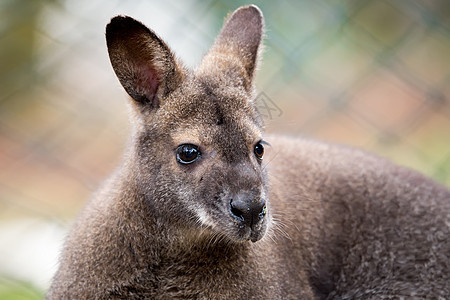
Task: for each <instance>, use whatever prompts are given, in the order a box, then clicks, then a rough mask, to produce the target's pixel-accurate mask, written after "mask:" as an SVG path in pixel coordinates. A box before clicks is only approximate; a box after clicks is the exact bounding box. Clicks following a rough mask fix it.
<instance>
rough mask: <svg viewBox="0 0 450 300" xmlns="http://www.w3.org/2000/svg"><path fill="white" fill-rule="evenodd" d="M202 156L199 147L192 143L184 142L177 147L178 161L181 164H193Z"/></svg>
mask: <svg viewBox="0 0 450 300" xmlns="http://www.w3.org/2000/svg"><path fill="white" fill-rule="evenodd" d="M200 156H201V153H200V150H198V147H197V146H195V145H192V144H183V145H180V146H178V148H177V161H178V162H179V163H180V164H183V165H187V164H191V163H193V162H194V161H196V160H197V159H199V158H200Z"/></svg>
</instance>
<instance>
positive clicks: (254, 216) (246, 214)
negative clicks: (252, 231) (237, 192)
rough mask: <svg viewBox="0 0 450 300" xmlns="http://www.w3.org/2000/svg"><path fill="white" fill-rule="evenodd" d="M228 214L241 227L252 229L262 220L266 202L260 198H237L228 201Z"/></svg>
mask: <svg viewBox="0 0 450 300" xmlns="http://www.w3.org/2000/svg"><path fill="white" fill-rule="evenodd" d="M230 214H231V216H232V217H233V218H235V219H236V220H238V221H239V222H241V223H242V224H243V225H245V226H248V227H252V226H253V225H254V224H256V223H257V222H259V221H260V220H261V219H262V218H264V216H265V214H266V201H265V200H264V199H261V198H256V199H251V198H247V197H245V196H238V197H236V198H234V199H232V200H231V201H230Z"/></svg>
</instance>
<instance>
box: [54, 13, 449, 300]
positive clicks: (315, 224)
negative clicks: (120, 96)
mask: <svg viewBox="0 0 450 300" xmlns="http://www.w3.org/2000/svg"><path fill="white" fill-rule="evenodd" d="M262 34H263V19H262V14H261V12H260V11H259V9H258V8H256V7H255V6H248V7H242V8H240V9H238V10H237V11H236V12H234V13H233V14H232V15H231V16H230V17H229V18H228V21H227V22H226V24H225V26H224V28H223V29H222V31H221V33H220V34H219V36H218V38H217V40H216V41H215V43H214V45H213V46H212V48H211V50H210V51H209V52H208V53H207V55H206V56H205V57H204V59H203V61H202V63H201V65H200V66H199V67H198V69H197V70H195V71H190V70H187V69H186V68H184V67H183V66H182V65H181V64H180V63H179V62H177V61H176V59H175V58H174V55H173V54H172V53H171V52H170V50H169V48H168V47H167V45H166V44H164V42H162V40H161V39H159V38H158V37H157V36H156V35H155V34H154V33H153V32H152V31H151V30H149V29H147V28H146V27H145V26H144V25H142V24H140V23H139V22H137V21H135V20H133V19H131V18H129V17H120V16H119V17H116V18H114V19H112V20H111V23H110V24H109V25H108V26H107V30H106V38H107V43H108V51H109V54H110V58H111V63H112V66H113V68H114V71H115V72H116V74H117V76H118V78H119V80H120V82H121V84H122V85H123V86H124V88H125V90H126V91H127V92H128V94H129V95H130V96H131V98H132V100H130V103H131V105H132V119H133V125H134V126H133V132H132V143H131V144H130V147H129V150H128V151H127V154H126V156H125V159H124V163H123V165H122V166H121V167H120V168H119V169H118V170H117V171H116V172H115V174H114V175H113V176H112V177H111V178H110V180H109V181H108V182H107V183H106V184H105V185H104V186H103V187H102V188H101V189H100V190H99V192H98V193H97V194H96V195H95V196H94V197H93V198H92V200H91V201H90V202H89V203H88V205H87V206H86V208H85V209H84V210H83V212H82V213H81V214H80V216H79V217H78V219H77V221H76V223H75V225H74V227H73V230H72V231H71V233H70V235H69V237H68V239H67V241H66V245H65V249H64V251H63V253H62V256H61V261H60V267H59V270H58V272H57V274H56V275H55V278H54V280H53V283H52V286H51V288H50V290H49V292H48V295H47V298H48V299H144V298H146V299H173V298H188V299H192V298H198V299H312V298H318V299H319V298H321V299H354V298H359V299H369V298H376V299H379V298H395V297H401V296H411V297H419V298H427V297H429V298H438V297H441V298H442V299H444V298H449V297H450V291H449V281H450V262H449V253H450V242H449V238H448V237H449V236H450V232H449V227H450V192H449V190H448V189H446V188H444V187H443V186H440V185H438V184H436V183H434V182H432V181H431V180H429V179H427V178H425V177H423V176H421V175H420V174H417V173H415V172H413V171H410V170H407V169H404V168H400V167H397V166H395V165H393V164H391V163H389V162H387V161H385V160H383V159H380V158H377V157H375V156H373V155H370V154H367V153H364V152H362V151H359V150H355V149H350V148H345V147H340V146H335V145H329V144H325V143H319V142H315V141H308V140H301V139H291V138H285V137H276V136H269V137H265V138H264V139H265V140H267V141H268V142H269V143H270V144H271V147H267V146H266V148H267V155H266V156H265V157H264V162H262V161H261V160H260V159H258V158H257V157H256V155H255V153H254V147H255V145H258V143H259V141H260V140H262V139H263V129H262V121H261V117H260V116H259V114H258V113H257V111H256V109H255V106H254V103H253V99H254V97H255V93H254V87H253V79H254V73H255V68H256V64H257V60H258V52H259V51H260V48H261V46H260V44H261V39H262ZM182 144H194V145H197V146H199V149H200V151H201V156H200V158H199V159H198V160H197V161H195V162H194V163H192V164H186V165H185V164H182V163H180V162H178V161H177V159H176V149H177V147H178V146H179V145H182ZM267 169H268V170H269V171H268V174H266V171H267ZM239 199H240V200H239ZM238 200H239V201H241V202H242V203H244V205H248V206H249V207H253V206H252V205H254V204H255V203H256V202H255V201H260V202H261V201H262V203H264V201H265V203H266V206H267V210H266V211H265V210H264V211H261V213H260V214H259V215H257V216H256V215H255V216H254V217H253V218H252V219H251V222H249V223H248V224H247V223H245V224H243V223H242V220H240V219H239V218H237V217H236V211H235V210H233V205H236V203H237V201H238ZM259 210H260V208H258V210H255V211H256V212H257V213H258V212H259ZM252 212H254V209H253V208H252ZM244 219H245V220H249V219H248V218H247V217H245V218H244ZM250 240H251V241H253V242H251V241H250Z"/></svg>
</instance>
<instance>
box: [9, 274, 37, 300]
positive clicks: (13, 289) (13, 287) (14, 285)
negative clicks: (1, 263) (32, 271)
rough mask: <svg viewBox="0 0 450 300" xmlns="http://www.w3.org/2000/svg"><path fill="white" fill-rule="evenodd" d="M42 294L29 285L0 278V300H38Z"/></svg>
mask: <svg viewBox="0 0 450 300" xmlns="http://www.w3.org/2000/svg"><path fill="white" fill-rule="evenodd" d="M44 296H45V295H44V292H43V291H41V290H39V289H38V288H36V287H34V286H33V285H31V284H30V283H26V282H22V281H19V280H13V279H6V278H4V277H0V300H39V299H44Z"/></svg>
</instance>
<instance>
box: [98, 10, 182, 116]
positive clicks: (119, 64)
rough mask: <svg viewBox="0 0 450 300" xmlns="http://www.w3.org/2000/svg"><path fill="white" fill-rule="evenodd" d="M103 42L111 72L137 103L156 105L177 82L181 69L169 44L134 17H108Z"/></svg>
mask: <svg viewBox="0 0 450 300" xmlns="http://www.w3.org/2000/svg"><path fill="white" fill-rule="evenodd" d="M106 43H107V46H108V53H109V58H110V60H111V64H112V67H113V69H114V72H115V73H116V75H117V77H118V78H119V81H120V83H121V84H122V86H123V87H124V88H125V90H126V91H127V93H128V94H129V95H130V96H131V97H132V98H133V99H134V100H135V101H136V102H137V103H140V104H143V105H150V107H151V108H157V107H158V106H159V105H160V103H159V101H160V100H161V99H160V98H162V97H165V96H167V95H168V94H169V93H170V92H171V91H173V90H174V89H175V88H176V86H177V85H178V84H179V83H180V81H181V78H182V71H181V70H180V67H179V65H178V64H177V62H176V61H175V57H174V55H173V54H172V52H171V51H170V49H169V47H168V46H167V45H166V44H165V43H164V42H163V41H162V40H161V39H160V38H159V37H158V36H157V35H156V34H155V33H154V32H153V31H151V30H150V29H148V28H147V27H146V26H145V25H143V24H142V23H140V22H138V21H136V20H135V19H133V18H130V17H126V16H117V17H114V18H113V19H111V22H110V23H109V24H108V25H107V26H106Z"/></svg>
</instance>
